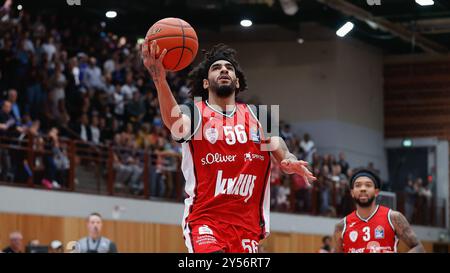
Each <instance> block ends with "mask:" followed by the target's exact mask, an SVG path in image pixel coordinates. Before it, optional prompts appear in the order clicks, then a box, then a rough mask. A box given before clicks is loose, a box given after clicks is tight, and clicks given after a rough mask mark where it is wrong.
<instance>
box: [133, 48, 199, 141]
mask: <svg viewBox="0 0 450 273" xmlns="http://www.w3.org/2000/svg"><path fill="white" fill-rule="evenodd" d="M141 50H142V52H141V53H142V59H143V61H144V65H145V67H146V68H147V70H148V72H149V73H150V76H151V77H152V79H153V82H154V83H155V86H156V90H157V93H158V101H159V108H160V110H161V117H162V120H163V122H164V124H165V125H166V126H167V128H169V129H170V131H171V132H172V135H173V136H174V137H176V138H183V137H184V136H186V135H188V134H189V132H190V127H191V126H190V124H191V119H190V118H189V117H188V116H187V115H183V114H182V111H181V108H180V106H179V105H178V103H177V101H176V100H175V97H174V96H173V94H172V91H171V90H170V87H169V83H168V82H167V80H166V69H165V68H164V66H163V63H162V61H163V59H164V56H165V55H166V53H167V50H166V49H164V50H163V51H162V53H161V55H160V56H159V57H158V58H157V57H156V54H157V53H156V51H157V46H156V41H152V43H151V44H150V48H149V43H148V40H147V39H145V42H144V43H143V44H142V49H141ZM174 125H175V126H174Z"/></svg>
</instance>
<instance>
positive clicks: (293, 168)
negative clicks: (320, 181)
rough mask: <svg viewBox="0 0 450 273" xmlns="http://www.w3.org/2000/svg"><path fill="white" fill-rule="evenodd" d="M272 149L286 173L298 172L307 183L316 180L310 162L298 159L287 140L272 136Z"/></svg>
mask: <svg viewBox="0 0 450 273" xmlns="http://www.w3.org/2000/svg"><path fill="white" fill-rule="evenodd" d="M270 145H271V147H272V148H271V151H272V154H273V156H274V157H275V159H276V160H277V161H278V164H280V168H281V170H282V171H283V172H284V173H287V174H293V173H296V174H298V175H300V176H302V177H303V178H304V179H305V181H306V182H307V183H309V182H312V181H315V180H316V179H317V178H315V177H314V175H313V174H312V173H311V172H310V171H309V170H308V165H309V164H308V162H306V161H303V160H298V159H297V157H296V156H295V155H293V154H292V153H291V152H289V149H288V147H287V146H286V142H284V140H283V139H282V138H281V137H278V136H273V137H271V138H270Z"/></svg>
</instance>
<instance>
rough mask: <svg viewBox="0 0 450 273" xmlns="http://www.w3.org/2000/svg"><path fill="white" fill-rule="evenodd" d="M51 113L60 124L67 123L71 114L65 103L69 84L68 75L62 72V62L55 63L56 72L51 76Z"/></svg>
mask: <svg viewBox="0 0 450 273" xmlns="http://www.w3.org/2000/svg"><path fill="white" fill-rule="evenodd" d="M49 84H50V90H51V91H50V94H49V96H50V97H49V102H50V105H51V106H50V113H51V115H52V117H53V119H54V120H55V121H57V123H58V124H66V123H67V122H68V121H69V116H68V114H67V111H66V106H65V103H64V100H65V97H66V94H65V90H64V88H65V86H66V84H67V80H66V76H64V74H63V73H62V64H60V63H57V64H56V65H55V73H54V74H53V76H52V77H51V78H50V82H49Z"/></svg>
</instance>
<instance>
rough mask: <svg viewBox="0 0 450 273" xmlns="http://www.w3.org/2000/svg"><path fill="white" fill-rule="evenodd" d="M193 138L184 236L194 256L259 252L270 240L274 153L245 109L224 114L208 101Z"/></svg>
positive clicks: (186, 162)
mask: <svg viewBox="0 0 450 273" xmlns="http://www.w3.org/2000/svg"><path fill="white" fill-rule="evenodd" d="M195 106H196V107H194V108H195V109H194V111H198V112H199V115H200V116H201V123H198V124H197V125H195V127H196V128H195V131H194V135H193V136H192V137H191V138H190V140H189V141H188V142H185V143H183V144H182V149H183V161H182V166H181V167H182V170H183V174H184V177H185V179H186V187H185V190H186V193H187V194H188V198H186V200H185V212H184V217H183V224H182V225H183V232H184V238H185V242H186V246H187V247H188V249H189V252H215V251H225V252H256V251H257V245H258V243H259V240H260V239H262V238H265V237H266V236H267V235H268V234H269V210H270V196H269V194H270V189H269V179H270V152H268V151H261V149H260V148H261V135H262V130H261V125H260V123H259V122H258V120H257V117H256V115H255V113H253V112H252V110H251V109H250V108H249V106H248V105H246V104H236V107H235V108H234V110H233V111H232V112H231V113H229V114H224V113H221V112H219V111H216V110H215V109H213V108H212V107H211V106H210V105H209V104H208V102H207V101H201V102H196V103H195Z"/></svg>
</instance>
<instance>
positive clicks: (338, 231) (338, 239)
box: [333, 219, 345, 253]
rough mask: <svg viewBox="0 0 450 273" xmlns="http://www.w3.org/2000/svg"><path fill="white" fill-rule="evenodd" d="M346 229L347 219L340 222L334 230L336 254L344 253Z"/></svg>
mask: <svg viewBox="0 0 450 273" xmlns="http://www.w3.org/2000/svg"><path fill="white" fill-rule="evenodd" d="M344 227H345V219H342V220H341V221H339V223H337V224H336V226H335V228H334V236H333V237H334V243H335V251H336V253H342V252H343V249H342V232H343V231H344Z"/></svg>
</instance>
